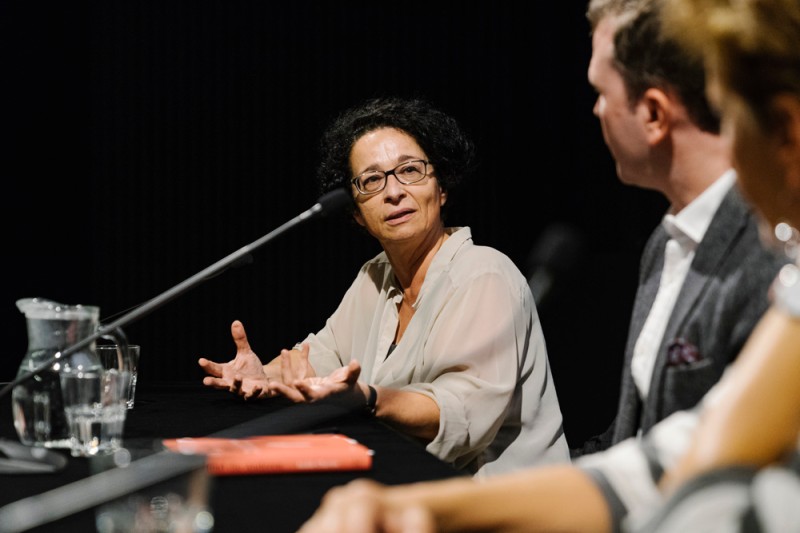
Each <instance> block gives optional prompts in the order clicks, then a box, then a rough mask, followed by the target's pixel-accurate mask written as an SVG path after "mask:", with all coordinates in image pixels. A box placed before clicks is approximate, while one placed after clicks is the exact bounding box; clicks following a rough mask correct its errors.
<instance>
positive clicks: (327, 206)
mask: <svg viewBox="0 0 800 533" xmlns="http://www.w3.org/2000/svg"><path fill="white" fill-rule="evenodd" d="M350 201H351V200H350V195H349V194H348V193H347V191H346V190H345V189H343V188H340V189H334V190H332V191H330V192H326V193H325V194H323V195H322V196H320V198H319V200H318V201H317V203H318V204H319V206H320V207H321V208H322V210H321V211H320V214H321V215H327V214H330V213H333V212H334V211H338V210H339V209H343V208H344V206H346V205H347V203H348V202H350Z"/></svg>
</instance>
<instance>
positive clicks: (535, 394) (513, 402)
mask: <svg viewBox="0 0 800 533" xmlns="http://www.w3.org/2000/svg"><path fill="white" fill-rule="evenodd" d="M447 232H448V233H449V234H450V238H449V239H447V240H446V241H445V242H444V244H443V245H442V247H441V248H440V249H439V250H438V251H437V252H436V256H435V257H434V258H433V261H432V262H431V265H430V267H429V269H428V273H427V275H426V278H425V281H424V282H423V285H422V287H421V289H420V292H419V296H418V297H417V301H416V303H415V304H414V309H415V311H414V316H413V317H412V319H411V321H410V323H409V324H408V328H407V329H406V331H405V332H404V334H403V337H402V338H401V340H400V342H399V343H398V345H397V347H396V348H395V349H394V351H392V353H391V355H387V354H389V348H390V345H391V344H392V342H393V340H394V337H395V332H396V330H397V323H398V311H397V310H398V304H399V303H400V302H401V300H402V298H403V294H402V291H401V288H400V287H399V286H398V285H397V282H396V280H395V277H394V274H393V270H392V266H391V264H390V263H389V261H388V259H387V257H386V254H385V253H383V252H382V253H380V254H378V255H377V256H376V257H374V258H373V259H371V260H370V261H367V262H366V263H365V264H364V266H363V267H362V268H361V270H360V271H359V273H358V276H357V277H356V279H355V280H354V281H353V284H352V285H351V286H350V288H349V289H348V290H347V292H346V294H345V296H344V298H343V299H342V301H341V303H340V304H339V307H338V308H337V309H336V311H335V312H334V313H333V315H331V316H330V318H328V320H327V321H326V324H325V326H324V327H323V328H322V329H321V330H320V331H319V332H317V333H316V334H310V335H309V336H308V337H307V338H306V339H305V341H304V342H308V343H309V345H310V355H309V359H310V362H311V365H312V366H313V367H314V370H315V371H316V373H317V375H327V374H329V373H330V372H332V371H333V370H335V369H336V368H339V367H341V366H343V365H345V364H347V363H348V362H349V361H350V360H351V359H357V360H358V361H359V363H360V364H361V366H362V374H361V379H363V380H364V381H366V382H367V383H369V384H372V385H378V386H382V387H392V388H397V389H401V390H404V391H412V392H416V393H419V394H424V395H426V396H428V397H430V398H431V399H433V400H434V401H435V402H436V403H437V404H438V406H439V409H440V419H439V433H438V435H437V436H436V437H435V438H434V439H433V441H431V442H430V443H429V444H428V446H427V450H428V451H429V452H430V453H432V454H434V455H436V456H438V457H440V458H441V459H442V460H444V461H447V462H451V463H453V464H454V465H455V466H456V467H458V468H465V469H467V470H468V471H470V472H473V473H476V474H479V475H481V476H483V475H493V474H497V473H500V472H507V471H511V470H515V469H518V468H522V467H525V466H530V465H534V464H542V463H555V462H568V461H569V450H568V446H567V442H566V438H565V436H564V432H563V429H562V417H561V410H560V407H559V404H558V398H557V396H556V390H555V387H554V385H553V379H552V377H551V373H550V367H549V363H548V360H547V351H546V348H545V342H544V336H543V334H542V330H541V325H540V323H539V319H538V315H537V313H536V308H535V306H534V303H533V296H532V294H531V291H530V288H529V286H528V283H527V281H526V279H525V278H524V276H523V275H522V273H521V272H520V271H519V269H517V267H516V266H515V265H514V263H513V262H512V261H511V260H510V259H509V258H508V257H507V256H505V255H504V254H502V253H501V252H499V251H497V250H495V249H493V248H489V247H485V246H476V245H474V244H473V242H472V233H471V231H470V228H469V227H462V228H448V229H447Z"/></svg>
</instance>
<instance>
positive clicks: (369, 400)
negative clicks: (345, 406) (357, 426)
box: [364, 385, 378, 416]
mask: <svg viewBox="0 0 800 533" xmlns="http://www.w3.org/2000/svg"><path fill="white" fill-rule="evenodd" d="M364 393H365V397H366V403H365V404H364V412H366V413H367V414H368V415H371V416H374V415H375V411H377V410H378V390H377V389H376V388H375V387H373V386H372V385H366V390H365V391H364Z"/></svg>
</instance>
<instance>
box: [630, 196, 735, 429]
mask: <svg viewBox="0 0 800 533" xmlns="http://www.w3.org/2000/svg"><path fill="white" fill-rule="evenodd" d="M747 220H748V211H747V207H746V205H745V204H744V201H743V200H742V198H741V196H740V195H739V193H738V191H737V189H736V187H735V186H734V187H733V188H732V189H731V190H730V191H728V193H727V194H726V195H725V198H724V199H723V201H722V203H721V204H720V206H719V208H718V210H717V212H716V213H715V214H714V218H713V219H712V221H711V224H710V225H709V227H708V230H707V231H706V234H705V236H704V237H703V241H702V242H701V243H700V245H699V246H698V248H697V252H696V255H695V257H694V260H692V265H691V268H689V272H688V273H687V274H686V279H685V281H684V282H683V286H682V287H681V292H680V294H679V295H678V299H677V301H676V302H675V308H674V309H673V310H672V314H671V315H670V319H669V322H668V323H667V327H666V329H665V330H664V337H663V338H662V339H661V349H659V351H658V354H657V355H656V361H655V367H654V368H653V379H652V382H651V385H650V389H651V390H654V391H655V390H660V387H661V384H662V380H663V379H664V372H665V370H666V366H667V364H666V358H667V348H668V346H669V344H670V343H671V342H672V341H673V340H674V339H675V338H676V337H677V335H678V332H680V331H681V330H682V328H683V324H684V322H685V320H686V319H687V317H688V316H689V314H690V311H691V310H692V308H694V306H695V304H696V303H697V300H698V298H699V297H700V295H701V294H702V292H703V290H704V289H705V287H706V286H707V284H708V282H709V280H710V279H712V277H713V276H714V274H715V272H716V271H717V270H718V269H719V267H720V265H722V263H723V262H724V260H725V258H726V257H727V255H728V250H729V249H730V247H731V246H733V245H734V243H735V242H736V241H737V239H738V238H739V236H740V235H741V233H742V232H743V231H744V229H745V227H746V225H747ZM657 411H658V406H657V405H650V406H649V407H648V409H646V410H645V413H644V420H643V423H642V427H643V428H644V430H645V431H646V430H647V429H648V428H649V427H650V426H651V425H652V423H653V421H652V420H650V416H652V415H653V414H654V413H656V412H657ZM649 415H650V416H649Z"/></svg>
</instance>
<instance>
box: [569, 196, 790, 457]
mask: <svg viewBox="0 0 800 533" xmlns="http://www.w3.org/2000/svg"><path fill="white" fill-rule="evenodd" d="M667 239H668V235H667V233H666V231H665V230H664V229H663V227H662V226H661V225H660V224H659V225H658V227H657V228H656V229H655V231H654V232H653V234H652V235H651V236H650V238H649V239H648V241H647V244H646V245H645V248H644V252H643V253H642V258H641V262H640V266H639V288H638V289H637V292H636V299H635V302H634V307H633V315H632V316H631V322H630V327H629V329H628V341H627V345H626V347H625V365H624V367H623V371H622V380H621V390H620V399H619V405H618V407H617V415H616V418H615V419H614V421H613V422H612V424H611V426H610V427H609V428H608V430H606V432H605V433H603V434H601V435H597V436H595V437H592V438H591V439H589V440H588V441H587V442H586V443H585V444H584V445H583V446H582V447H580V448H576V449H573V450H571V455H572V457H577V456H580V455H584V454H587V453H592V452H595V451H600V450H604V449H606V448H608V447H610V446H612V445H614V444H616V443H618V442H620V441H622V440H625V439H626V438H628V437H632V436H634V435H636V434H637V432H638V431H639V428H641V429H642V431H643V433H646V432H647V431H649V430H650V428H652V427H653V425H654V424H656V423H657V422H659V421H660V420H662V419H664V418H665V417H667V416H668V415H670V414H672V413H674V412H675V411H679V410H683V409H688V408H691V407H693V406H694V405H695V404H696V403H697V402H698V401H699V400H700V399H701V398H702V397H703V395H704V394H705V393H706V391H708V389H710V388H711V386H712V385H713V384H714V383H716V382H717V381H718V380H719V378H720V377H721V375H722V373H723V371H724V370H725V367H726V366H727V365H728V364H729V363H730V362H732V361H733V360H734V359H735V358H736V356H737V355H738V354H739V351H740V350H741V348H742V345H743V344H744V342H745V340H746V339H747V337H748V336H749V335H750V331H751V330H752V329H753V327H755V325H756V322H758V320H759V319H760V318H761V316H762V315H763V313H764V312H765V311H766V309H767V307H768V305H769V298H768V290H769V286H770V284H771V283H772V281H773V279H774V278H775V276H776V275H777V273H778V270H779V269H780V267H781V266H782V265H783V264H785V263H786V262H788V259H786V258H784V257H779V256H778V255H776V254H774V253H772V252H771V251H768V250H767V249H765V248H764V246H763V245H762V243H761V240H760V239H759V236H758V224H757V221H756V216H755V214H754V213H752V212H751V209H750V207H749V205H748V204H746V203H745V201H744V200H743V199H742V197H741V195H740V193H739V192H738V189H737V187H736V186H734V187H733V188H732V189H731V190H730V191H729V192H728V194H727V195H726V196H725V198H724V199H723V201H722V203H721V204H720V207H719V209H717V212H716V213H715V215H714V218H713V219H712V221H711V225H710V226H709V228H708V230H707V231H706V234H705V236H704V238H703V240H702V241H701V242H700V245H699V246H698V248H697V251H696V253H695V257H694V260H693V261H692V265H691V267H690V269H689V273H688V274H687V276H686V280H685V281H684V283H683V286H682V287H681V292H680V294H679V296H678V299H677V301H676V303H675V308H674V309H673V311H672V315H671V316H670V319H669V322H668V324H667V328H666V330H665V332H664V337H663V338H662V340H661V348H660V349H659V352H658V354H657V356H656V362H655V365H654V368H653V376H652V380H651V384H650V392H649V393H648V396H647V400H646V402H644V403H642V401H641V400H640V398H639V393H638V392H637V390H636V385H635V384H634V381H633V376H632V375H631V359H632V357H633V348H634V345H635V344H636V339H637V338H638V337H639V333H640V332H641V329H642V327H643V326H644V322H645V320H646V318H647V315H648V312H649V311H650V307H651V306H652V305H653V301H654V300H655V297H656V293H657V292H658V285H659V281H660V278H661V270H662V269H663V265H664V246H665V245H666V242H667ZM676 341H678V342H679V343H680V344H682V345H684V346H689V347H691V348H692V349H695V350H696V353H697V354H698V356H699V359H698V360H696V361H693V362H689V363H674V362H672V363H671V362H669V357H668V352H669V349H670V345H673V344H674V343H675V342H676Z"/></svg>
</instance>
